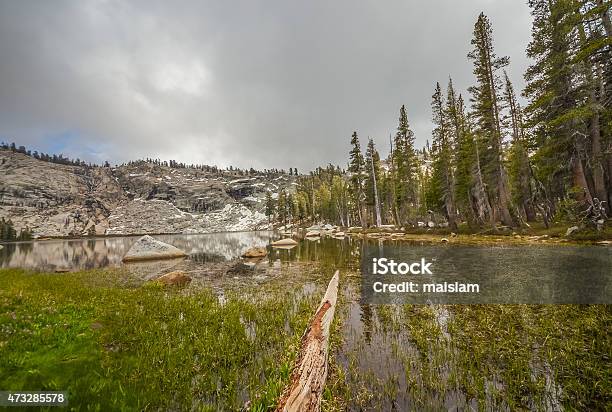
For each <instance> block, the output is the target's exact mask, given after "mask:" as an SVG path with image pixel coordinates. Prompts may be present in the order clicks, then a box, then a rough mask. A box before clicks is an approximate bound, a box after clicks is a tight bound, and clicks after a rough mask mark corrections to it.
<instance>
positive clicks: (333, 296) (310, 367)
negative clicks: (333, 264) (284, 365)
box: [276, 271, 339, 412]
mask: <svg viewBox="0 0 612 412" xmlns="http://www.w3.org/2000/svg"><path fill="white" fill-rule="evenodd" d="M338 277H339V275H338V271H336V273H335V274H334V276H333V277H332V279H331V281H330V282H329V285H328V286H327V292H325V296H323V299H322V300H321V304H320V305H319V307H318V308H317V310H316V312H315V316H314V318H313V320H312V321H311V323H310V326H309V327H308V329H307V330H306V332H305V333H304V336H303V337H302V348H301V350H300V356H299V358H298V361H297V362H296V365H295V367H294V369H293V372H292V374H291V381H290V383H289V386H288V387H287V389H285V392H284V393H283V395H282V396H281V398H280V400H279V403H278V406H277V408H276V410H277V411H283V412H298V411H299V412H306V411H308V412H311V411H319V410H321V396H322V395H323V388H324V387H325V380H326V379H327V353H328V349H329V329H330V326H331V323H332V321H333V319H334V312H335V310H336V300H337V298H338Z"/></svg>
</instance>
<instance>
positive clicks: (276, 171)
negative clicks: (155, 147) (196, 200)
mask: <svg viewBox="0 0 612 412" xmlns="http://www.w3.org/2000/svg"><path fill="white" fill-rule="evenodd" d="M140 163H150V164H154V165H157V166H164V167H170V168H172V169H195V170H202V171H205V172H209V173H221V172H226V171H229V172H232V173H234V174H236V175H244V176H247V175H257V174H264V175H277V174H288V175H289V176H293V175H295V176H297V175H298V170H297V168H291V167H290V168H289V171H286V170H284V169H263V170H256V169H254V168H252V167H251V168H250V169H240V168H237V167H234V166H228V167H227V168H225V169H219V167H217V166H210V165H204V164H193V163H192V164H186V163H182V162H177V161H176V160H161V159H151V158H146V159H142V160H133V161H129V162H127V163H123V164H122V166H134V165H138V164H140Z"/></svg>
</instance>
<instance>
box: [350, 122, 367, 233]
mask: <svg viewBox="0 0 612 412" xmlns="http://www.w3.org/2000/svg"><path fill="white" fill-rule="evenodd" d="M351 146H352V149H351V151H350V152H349V167H348V171H349V172H350V173H351V187H352V189H353V198H354V204H355V208H356V212H357V216H358V218H359V221H360V222H361V226H363V227H365V214H364V211H363V202H364V200H365V199H364V197H365V196H364V173H365V161H364V159H363V154H362V152H361V145H360V143H359V137H358V136H357V132H353V135H352V137H351Z"/></svg>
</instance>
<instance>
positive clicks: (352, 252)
mask: <svg viewBox="0 0 612 412" xmlns="http://www.w3.org/2000/svg"><path fill="white" fill-rule="evenodd" d="M155 237H156V238H158V239H159V240H161V241H164V242H166V243H170V244H172V245H174V246H176V247H178V248H180V249H182V250H185V251H186V252H187V253H188V254H189V258H188V259H183V260H181V262H180V263H178V265H183V266H179V268H181V269H185V268H186V265H188V267H187V269H188V270H189V273H190V275H192V274H196V276H195V277H194V281H195V282H196V283H197V282H198V281H201V282H203V283H204V282H206V284H207V285H210V286H212V287H213V289H216V290H219V291H221V292H219V293H220V294H221V293H222V289H223V288H224V287H226V286H227V282H228V281H230V280H231V279H235V278H236V274H238V275H239V278H240V282H241V283H242V282H244V281H245V280H248V279H254V278H258V280H257V282H256V283H257V284H258V285H262V284H264V283H265V282H267V280H268V279H270V278H272V277H273V276H275V274H274V271H275V270H276V271H277V274H276V276H283V282H284V283H283V284H284V285H285V287H293V286H295V287H296V288H300V289H301V288H303V289H304V291H305V292H304V293H306V292H308V291H309V293H313V292H314V291H315V290H316V292H314V293H322V291H323V290H324V288H325V285H326V282H327V280H328V279H329V277H330V276H331V274H332V273H333V272H334V271H335V270H336V269H340V270H341V276H342V277H343V278H342V280H341V283H342V286H341V289H342V291H341V295H342V297H341V299H340V301H339V308H338V309H339V310H338V312H337V319H338V320H337V322H338V323H339V325H340V326H339V336H340V339H339V340H340V342H339V343H337V344H335V345H336V346H335V349H334V354H333V357H334V359H335V360H334V362H335V365H336V366H335V368H337V370H336V371H334V372H333V373H334V374H336V375H337V374H339V373H341V374H342V375H343V376H344V380H345V381H346V384H345V385H346V386H345V387H344V390H346V391H347V393H350V394H352V395H351V396H347V398H350V399H347V404H346V405H345V408H346V409H347V410H354V411H357V410H364V409H366V410H367V409H373V410H391V409H396V410H412V409H421V408H423V406H424V405H430V406H431V407H432V409H434V410H458V409H459V410H476V409H479V408H482V407H484V408H485V409H490V410H510V409H512V408H511V407H510V406H509V404H508V403H507V400H506V399H505V398H504V397H503V396H502V398H501V399H497V400H495V399H494V398H493V395H490V393H495V390H497V389H495V388H501V389H503V388H504V386H510V384H511V383H512V381H506V382H503V380H502V378H501V377H499V376H498V374H491V375H490V376H488V377H487V380H486V381H485V395H483V396H485V400H484V404H483V403H478V402H476V400H475V398H474V397H473V395H468V394H467V393H465V392H464V391H462V390H460V387H459V386H460V385H458V383H457V382H456V380H457V379H458V378H456V377H457V376H464V375H463V374H465V373H467V372H466V371H465V369H464V368H465V367H464V366H463V364H462V363H461V362H459V361H456V360H453V359H459V360H461V359H464V358H468V359H469V355H465V356H464V358H462V357H461V356H460V355H461V354H460V353H458V352H457V347H456V346H455V345H456V343H455V339H454V337H453V336H451V333H450V332H449V327H448V326H447V325H452V324H453V322H454V319H455V318H456V315H457V313H458V314H461V316H464V315H463V312H462V311H465V309H462V306H459V305H456V306H453V305H429V306H428V305H376V304H374V305H372V304H370V303H368V302H364V300H363V299H362V298H363V296H362V293H360V289H361V287H362V279H363V277H362V276H360V275H359V272H360V269H361V262H360V257H361V256H362V255H364V256H365V255H367V254H369V253H374V254H378V255H385V254H386V253H392V252H393V250H392V249H393V248H395V247H398V246H401V253H402V254H403V255H401V257H402V258H404V259H408V260H411V261H412V260H418V259H419V258H420V257H426V258H427V259H429V260H432V261H435V262H437V264H438V265H440V267H442V268H443V272H444V273H448V274H454V275H456V276H466V277H469V276H471V275H473V274H474V273H476V272H479V271H480V272H483V271H492V272H495V273H498V274H502V275H503V276H504V278H503V279H505V278H508V279H513V283H516V284H518V283H521V282H522V281H530V279H533V277H534V276H535V275H536V274H537V276H539V277H538V278H537V283H538V285H540V286H542V287H545V286H546V285H548V284H555V283H559V282H560V281H571V280H572V279H577V278H585V277H587V279H589V278H588V276H592V275H593V274H594V273H595V274H599V276H598V277H597V279H598V281H601V280H602V279H603V280H604V283H600V284H597V285H596V286H597V287H596V289H597V290H600V291H601V296H604V297H605V296H606V295H607V296H610V283H611V282H610V279H611V277H612V270H611V268H612V264H611V256H612V255H611V250H612V249H610V248H608V247H601V246H569V245H526V246H516V245H513V246H501V245H495V246H469V247H466V246H456V245H440V244H428V243H423V242H412V243H406V242H403V243H402V242H398V241H385V242H383V241H381V240H360V239H351V238H345V239H334V238H325V237H324V238H321V239H316V240H307V239H302V240H300V241H299V243H298V245H297V246H295V247H293V248H291V249H275V248H272V247H271V246H270V243H271V242H273V241H274V240H277V239H279V238H280V237H281V236H280V235H279V234H277V233H275V232H269V231H262V232H238V233H214V234H200V235H160V236H155ZM137 239H138V237H137V236H126V237H113V238H91V239H77V240H45V241H33V242H18V243H8V244H6V243H5V244H4V245H3V246H4V248H3V249H0V268H6V267H17V268H27V269H32V270H39V271H50V272H51V271H55V270H59V269H62V270H64V269H68V270H79V269H94V268H103V267H122V266H124V265H123V264H122V263H121V259H122V257H123V256H124V254H125V253H126V252H127V250H128V249H129V248H130V246H131V245H132V244H133V243H134V242H135V241H136V240H137ZM254 246H263V247H267V248H268V250H269V256H268V258H267V259H264V260H263V261H262V262H260V263H257V264H256V266H259V265H261V266H263V268H260V269H261V270H260V271H253V272H248V271H244V270H237V269H236V268H237V267H238V269H240V267H239V266H236V265H241V263H240V259H239V257H240V256H241V255H242V254H243V253H244V252H245V251H246V250H247V249H249V248H251V247H254ZM389 248H390V249H389ZM237 262H238V263H237ZM143 265H145V266H144V272H146V273H147V277H149V276H157V275H158V274H160V273H165V272H167V271H168V270H170V269H172V270H175V269H176V268H177V266H176V265H177V263H171V262H152V263H149V264H148V265H149V266H147V265H146V264H143ZM205 268H212V269H213V271H217V272H223V273H224V274H225V275H222V276H220V277H217V275H210V276H209V275H208V272H207V271H209V269H205ZM291 268H293V269H291ZM306 271H310V272H311V274H312V276H311V277H309V278H308V277H304V276H300V275H301V274H303V273H304V272H306ZM154 272H155V273H154ZM198 274H199V277H198V276H197V275H198ZM601 275H603V277H602V276H601ZM211 278H212V279H213V282H212V284H211ZM589 283H593V282H592V281H589ZM306 289H308V290H306ZM434 303H435V302H434ZM507 310H509V311H516V312H517V313H522V312H524V311H525V310H526V309H524V307H522V306H513V307H511V308H510V309H507ZM484 313H486V311H485V312H484ZM519 318H521V319H523V318H525V316H524V315H521V316H520V317H519ZM415 322H418V325H419V326H414V325H415V324H416V323H415ZM475 322H480V321H479V320H475ZM525 322H526V324H525V325H530V323H531V321H530V320H528V319H527V318H525ZM410 325H412V327H411V328H409V327H408V326H410ZM523 327H524V329H525V330H527V329H528V327H527V326H523ZM436 331H437V332H436ZM451 332H452V331H451ZM455 333H456V332H455ZM525 339H527V335H526V337H525ZM422 342H426V343H425V344H423V343H422ZM530 356H532V357H533V359H530V360H529V362H530V365H531V372H530V373H531V375H532V378H533V379H539V380H540V381H541V382H543V388H542V390H541V391H540V392H541V393H540V392H538V393H536V394H530V395H527V396H526V399H527V400H526V401H525V402H526V404H525V406H526V407H527V408H528V409H540V410H551V411H557V410H561V409H562V408H560V405H559V402H560V401H559V399H560V397H561V395H562V393H563V387H562V386H561V385H560V384H558V383H557V382H556V381H555V374H556V373H557V371H555V370H554V369H553V368H552V367H551V366H550V365H549V364H548V363H547V360H546V359H545V358H544V357H538V356H536V355H535V352H533V354H532V355H530ZM332 370H333V369H332ZM468 375H469V374H468ZM470 376H471V375H470ZM474 376H476V377H478V376H479V372H478V373H476V375H474ZM415 377H416V378H415ZM425 377H429V378H430V379H432V380H431V382H435V383H436V384H435V385H432V383H431V382H429V381H426V379H425ZM415 379H416V380H415ZM536 395H537V396H536ZM539 397H543V398H542V399H543V400H542V399H540V398H539Z"/></svg>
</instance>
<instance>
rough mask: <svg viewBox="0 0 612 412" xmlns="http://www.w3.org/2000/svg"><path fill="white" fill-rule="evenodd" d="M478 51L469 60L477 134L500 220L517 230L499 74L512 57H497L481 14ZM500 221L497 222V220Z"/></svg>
mask: <svg viewBox="0 0 612 412" xmlns="http://www.w3.org/2000/svg"><path fill="white" fill-rule="evenodd" d="M472 45H473V46H474V49H473V50H472V51H471V52H470V53H469V54H468V57H469V58H470V59H471V60H472V62H473V63H474V75H475V76H476V85H474V86H472V87H470V89H469V91H470V93H471V94H472V103H473V111H474V117H475V120H476V128H477V129H476V132H477V136H478V138H479V140H482V142H483V143H484V144H483V145H482V147H483V148H486V150H485V151H484V153H482V159H483V161H484V167H485V172H486V177H487V179H486V180H487V182H488V184H489V195H490V196H491V198H493V200H494V208H493V210H494V212H495V213H496V216H497V217H499V219H500V220H501V221H502V223H503V224H505V225H507V226H513V225H514V221H513V219H512V216H511V215H510V209H509V206H510V195H509V190H508V183H507V175H506V168H505V166H504V158H503V144H502V131H501V123H500V106H499V89H500V81H499V78H498V75H497V71H498V70H499V69H501V68H502V67H504V66H506V65H508V63H509V59H508V57H497V56H496V54H495V51H494V47H493V29H492V28H491V23H490V22H489V19H488V18H487V17H486V16H485V15H484V13H481V14H480V15H479V16H478V20H477V21H476V24H475V26H474V38H473V39H472ZM496 220H497V219H496Z"/></svg>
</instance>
